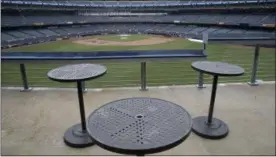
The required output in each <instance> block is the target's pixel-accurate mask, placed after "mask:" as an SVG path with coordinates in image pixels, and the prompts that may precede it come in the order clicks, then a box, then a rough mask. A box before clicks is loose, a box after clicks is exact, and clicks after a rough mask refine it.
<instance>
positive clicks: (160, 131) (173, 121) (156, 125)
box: [87, 97, 192, 155]
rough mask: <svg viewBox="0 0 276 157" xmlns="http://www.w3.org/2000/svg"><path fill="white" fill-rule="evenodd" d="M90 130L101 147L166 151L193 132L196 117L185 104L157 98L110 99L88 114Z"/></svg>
mask: <svg viewBox="0 0 276 157" xmlns="http://www.w3.org/2000/svg"><path fill="white" fill-rule="evenodd" d="M87 124H88V126H87V130H88V132H89V134H90V136H91V137H92V139H93V140H94V142H95V143H96V144H98V145H99V146H100V147H102V148H104V149H107V150H109V151H113V152H116V153H121V154H132V155H145V154H150V153H157V152H161V151H165V150H167V149H170V148H172V147H175V146H177V145H178V144H180V143H181V142H183V141H184V140H185V139H186V138H187V137H188V136H189V134H190V131H191V127H192V119H191V116H190V114H189V113H188V112H187V111H186V110H185V109H184V108H182V107H181V106H179V105H176V104H174V103H171V102H168V101H165V100H161V99H155V98H143V97H142V98H129V99H122V100H117V101H114V102H110V103H107V104H106V105H104V106H102V107H101V108H99V109H97V110H95V111H94V112H93V113H91V115H90V116H89V118H88V123H87Z"/></svg>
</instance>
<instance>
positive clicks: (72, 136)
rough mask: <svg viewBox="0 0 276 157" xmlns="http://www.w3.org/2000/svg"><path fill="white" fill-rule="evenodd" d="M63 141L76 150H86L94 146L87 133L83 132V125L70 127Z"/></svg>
mask: <svg viewBox="0 0 276 157" xmlns="http://www.w3.org/2000/svg"><path fill="white" fill-rule="evenodd" d="M63 139H64V142H65V144H66V145H68V146H70V147H74V148H84V147H88V146H92V145H94V142H93V140H92V139H91V138H90V136H89V134H88V133H87V131H86V132H83V131H82V127H81V124H76V125H74V126H72V127H70V128H69V129H68V130H67V131H66V132H65V134H64V137H63Z"/></svg>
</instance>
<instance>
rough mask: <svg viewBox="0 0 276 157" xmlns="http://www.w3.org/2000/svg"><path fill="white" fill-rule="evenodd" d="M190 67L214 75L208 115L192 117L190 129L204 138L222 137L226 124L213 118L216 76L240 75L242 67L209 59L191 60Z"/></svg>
mask: <svg viewBox="0 0 276 157" xmlns="http://www.w3.org/2000/svg"><path fill="white" fill-rule="evenodd" d="M192 68H193V69H195V70H197V71H199V72H202V73H207V74H210V75H213V76H214V78H213V85H212V94H211V101H210V107H209V113H208V117H206V116H200V117H196V118H194V119H193V127H192V130H193V132H194V133H196V134H197V135H199V136H202V137H204V138H209V139H220V138H223V137H225V136H227V134H228V126H227V124H226V123H224V122H223V121H222V120H220V119H217V118H213V110H214V104H215V98H216V91H217V83H218V76H240V75H243V74H244V69H243V68H241V67H239V66H236V65H232V64H228V63H223V62H210V61H197V62H193V63H192Z"/></svg>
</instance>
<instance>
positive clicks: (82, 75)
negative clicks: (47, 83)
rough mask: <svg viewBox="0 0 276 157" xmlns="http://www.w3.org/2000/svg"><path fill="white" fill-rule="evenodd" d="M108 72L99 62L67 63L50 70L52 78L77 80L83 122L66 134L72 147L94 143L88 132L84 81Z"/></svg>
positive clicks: (49, 75) (59, 80)
mask: <svg viewBox="0 0 276 157" xmlns="http://www.w3.org/2000/svg"><path fill="white" fill-rule="evenodd" d="M105 73H106V67H104V66H102V65H97V64H73V65H66V66H62V67H59V68H56V69H53V70H51V71H49V72H48V74H47V75H48V77H49V79H51V80H54V81H58V82H77V88H78V99H79V108H80V116H81V124H76V125H74V126H72V127H70V128H69V129H68V130H67V131H66V132H65V134H64V137H63V139H64V142H65V143H66V144H67V145H68V146H71V147H75V148H83V147H87V146H91V145H93V144H94V142H93V141H92V139H91V138H90V136H89V135H88V133H87V128H86V118H85V109H84V102H83V91H82V81H85V80H91V79H95V78H97V77H100V76H102V75H104V74H105Z"/></svg>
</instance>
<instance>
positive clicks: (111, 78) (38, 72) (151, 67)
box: [2, 39, 275, 88]
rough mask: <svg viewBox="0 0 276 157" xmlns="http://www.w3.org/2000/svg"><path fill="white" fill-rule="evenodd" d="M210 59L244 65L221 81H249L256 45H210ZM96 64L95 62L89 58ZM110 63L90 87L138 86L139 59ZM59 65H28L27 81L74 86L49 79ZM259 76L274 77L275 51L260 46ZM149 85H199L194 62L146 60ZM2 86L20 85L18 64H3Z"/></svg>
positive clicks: (63, 47)
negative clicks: (239, 73) (238, 72)
mask: <svg viewBox="0 0 276 157" xmlns="http://www.w3.org/2000/svg"><path fill="white" fill-rule="evenodd" d="M201 48H202V44H200V43H194V42H190V41H188V40H185V39H177V40H174V41H172V42H169V43H166V44H157V45H151V46H84V45H78V44H73V43H72V42H71V41H70V40H66V41H55V42H49V43H42V44H36V45H31V46H23V47H17V48H11V49H8V50H5V51H7V52H9V51H30V52H39V51H53V52H56V51H68V52H73V51H83V52H87V51H95V50H97V51H100V50H147V49H148V50H150V49H161V50H162V49H166V50H170V49H201ZM207 54H208V60H212V61H224V62H229V63H232V64H236V65H240V66H242V67H243V68H244V69H245V71H246V73H245V75H243V76H240V77H225V78H223V77H221V78H219V82H247V81H249V79H250V73H251V67H252V60H253V54H254V48H253V47H247V46H237V45H226V44H208V46H207ZM90 63H93V61H90ZM102 64H104V65H105V66H107V69H108V73H107V74H106V75H104V76H103V77H101V78H98V79H96V80H93V81H87V82H86V85H87V86H88V87H93V88H100V87H119V86H124V87H126V86H139V85H140V63H139V62H121V61H120V62H115V61H113V62H109V61H104V62H102ZM58 66H60V64H44V63H41V64H26V68H27V75H28V80H29V83H30V85H31V86H56V87H75V86H76V85H75V84H70V83H59V82H54V81H50V80H49V79H48V78H47V76H46V74H47V72H48V71H49V70H50V69H52V68H55V67H58ZM257 78H258V79H262V80H264V81H271V80H275V50H274V49H273V48H261V50H260V61H259V68H258V73H257ZM204 79H205V82H207V83H211V77H210V76H208V75H205V77H204ZM147 81H148V85H152V86H155V85H183V84H196V83H197V73H196V72H195V71H194V70H192V69H191V61H188V60H178V61H166V62H165V61H154V62H148V63H147ZM2 85H4V86H8V85H16V86H21V77H20V73H19V64H14V63H5V64H3V63H2Z"/></svg>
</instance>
